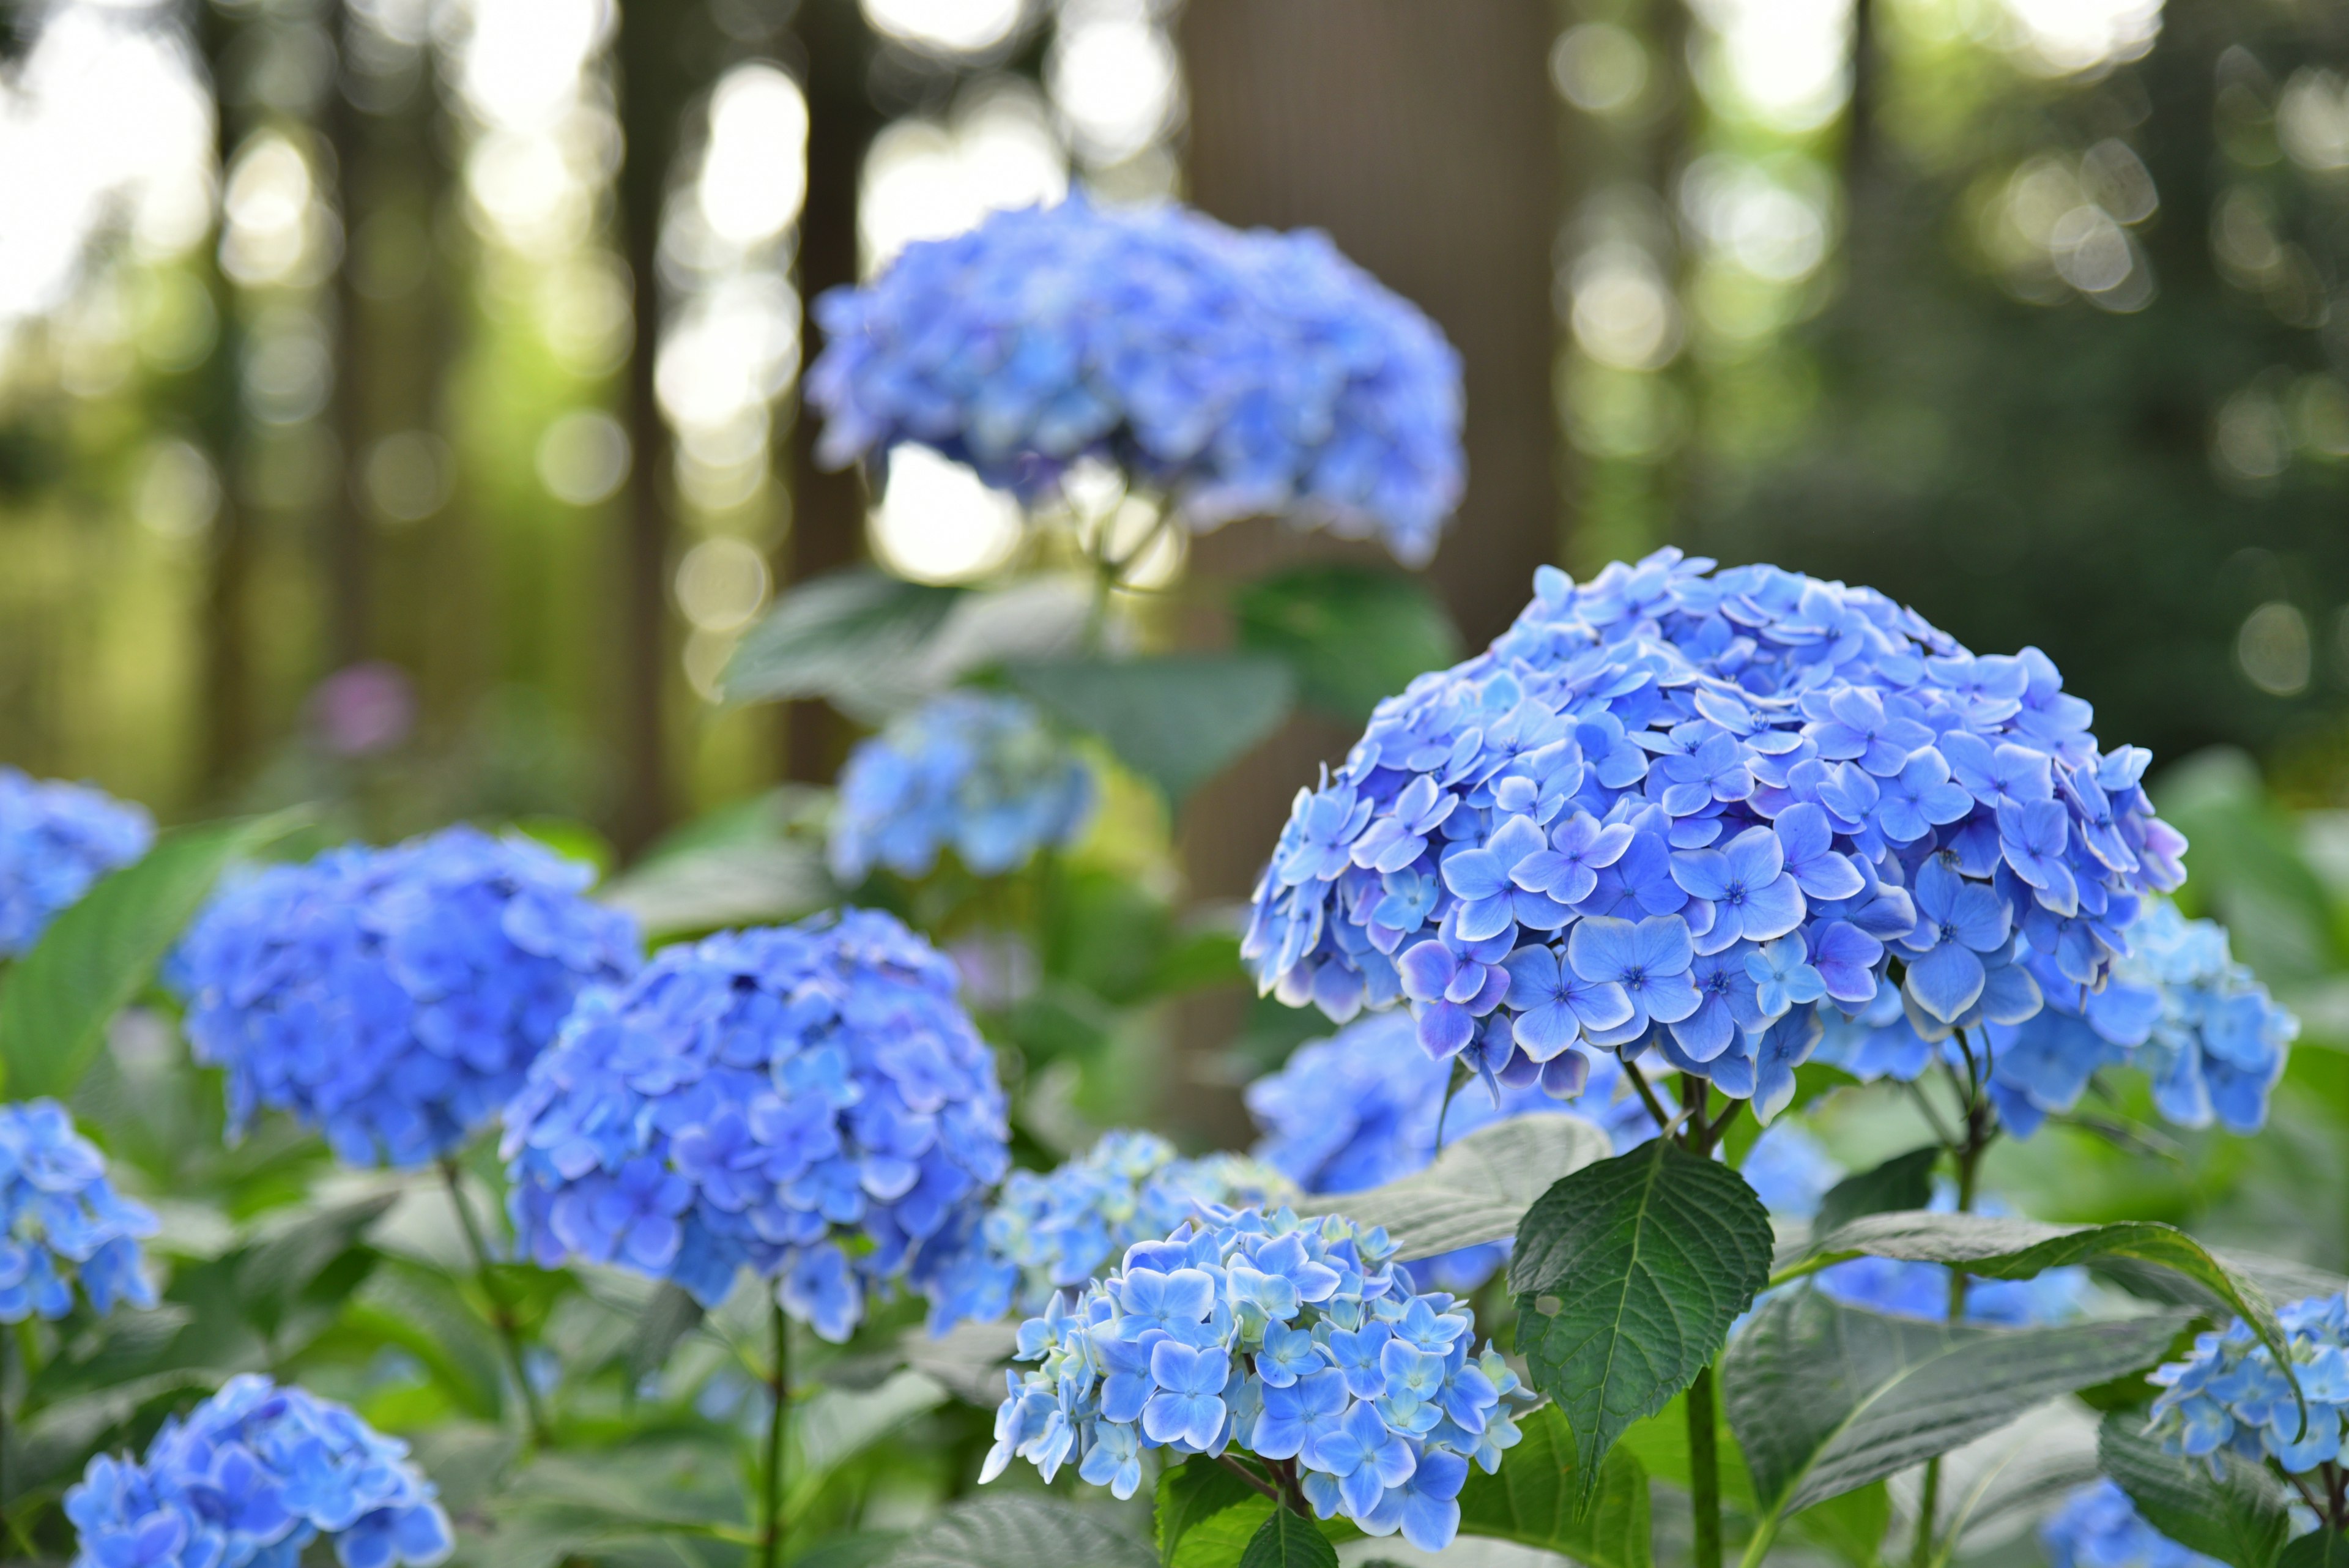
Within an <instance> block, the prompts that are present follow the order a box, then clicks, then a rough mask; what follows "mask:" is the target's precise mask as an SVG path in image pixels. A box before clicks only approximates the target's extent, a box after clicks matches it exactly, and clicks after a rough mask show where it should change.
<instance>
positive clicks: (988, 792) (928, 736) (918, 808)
mask: <svg viewBox="0 0 2349 1568" xmlns="http://www.w3.org/2000/svg"><path fill="white" fill-rule="evenodd" d="M1092 806H1093V778H1092V770H1091V769H1089V768H1087V767H1086V766H1085V764H1084V762H1083V760H1082V759H1081V758H1080V757H1079V756H1078V755H1077V754H1076V753H1075V752H1074V751H1072V750H1071V748H1070V747H1069V745H1068V744H1067V742H1064V741H1062V740H1061V738H1060V737H1059V736H1058V735H1056V734H1055V733H1053V732H1052V730H1051V728H1050V725H1048V724H1046V723H1045V722H1044V718H1043V715H1041V714H1040V713H1039V712H1037V711H1036V710H1035V708H1034V707H1033V706H1032V705H1031V704H1030V703H1028V702H1026V701H1022V700H1021V699H1019V698H1018V697H1013V696H1009V695H1008V694H1005V693H1001V692H990V691H949V692H947V693H945V694H944V695H942V696H938V697H934V698H932V699H931V700H930V701H927V702H925V703H924V704H922V705H921V706H920V707H918V708H916V709H915V710H913V711H911V712H909V713H906V714H905V715H904V716H902V717H900V718H898V719H897V720H895V722H892V723H891V724H890V725H889V726H888V728H886V729H885V730H884V731H882V732H881V733H879V734H877V735H874V736H873V737H872V738H871V739H869V740H866V741H864V742H860V743H859V744H858V745H857V747H856V749H855V750H854V751H853V752H851V753H849V757H848V764H847V766H845V767H843V769H842V770H841V773H840V802H839V805H838V806H837V807H835V808H834V811H833V819H832V829H831V837H830V843H829V845H828V850H829V854H830V858H831V861H832V870H833V876H834V877H838V878H839V880H840V882H841V883H842V885H843V886H845V887H854V886H855V885H856V884H857V883H859V882H862V881H864V877H865V876H866V874H867V873H869V872H870V871H872V869H873V868H874V867H875V866H884V867H888V868H889V869H890V870H892V871H895V873H896V874H897V875H899V876H900V877H922V876H926V875H927V874H928V873H929V871H930V869H931V868H932V867H935V866H936V864H937V862H938V857H939V855H940V854H942V853H943V852H945V851H947V850H952V851H953V852H954V854H955V856H956V857H957V858H958V859H959V860H960V861H961V862H962V864H963V867H964V868H965V869H967V870H968V871H969V872H971V873H972V874H973V875H974V876H979V877H996V876H1000V875H1002V874H1003V873H1005V872H1008V871H1016V870H1018V869H1019V867H1022V866H1025V865H1026V864H1027V863H1028V862H1029V861H1030V859H1032V858H1033V857H1035V855H1036V852H1037V851H1038V850H1040V849H1045V848H1052V847H1057V846H1061V845H1066V844H1069V843H1071V842H1073V841H1074V840H1075V839H1076V838H1077V836H1079V835H1080V834H1081V833H1082V832H1083V831H1084V828H1085V824H1086V822H1087V821H1088V820H1089V819H1090V817H1091V816H1092Z"/></svg>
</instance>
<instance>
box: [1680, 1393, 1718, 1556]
mask: <svg viewBox="0 0 2349 1568" xmlns="http://www.w3.org/2000/svg"><path fill="white" fill-rule="evenodd" d="M1715 1419H1716V1417H1715V1416H1714V1414H1713V1368H1712V1367H1710V1366H1708V1367H1706V1368H1705V1369H1704V1370H1703V1371H1702V1372H1700V1373H1698V1374H1697V1375H1696V1381H1695V1382H1693V1383H1692V1384H1690V1385H1689V1391H1688V1438H1689V1501H1690V1506H1691V1510H1692V1512H1693V1513H1694V1515H1695V1523H1696V1542H1695V1556H1694V1564H1695V1568H1721V1452H1720V1439H1719V1436H1718V1428H1717V1427H1716V1426H1715V1425H1714V1422H1715Z"/></svg>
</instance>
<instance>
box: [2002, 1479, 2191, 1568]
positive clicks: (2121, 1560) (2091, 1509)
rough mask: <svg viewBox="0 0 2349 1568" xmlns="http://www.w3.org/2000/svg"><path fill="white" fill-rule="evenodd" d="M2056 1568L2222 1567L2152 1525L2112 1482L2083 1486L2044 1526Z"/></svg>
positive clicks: (2041, 1529)
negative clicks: (2181, 1544)
mask: <svg viewBox="0 0 2349 1568" xmlns="http://www.w3.org/2000/svg"><path fill="white" fill-rule="evenodd" d="M2039 1542H2040V1544H2041V1545H2043V1546H2044V1547H2045V1548H2046V1549H2047V1561H2048V1562H2049V1563H2051V1564H2052V1565H2053V1568H2220V1564H2219V1562H2218V1560H2217V1559H2216V1558H2213V1557H2205V1556H2203V1555H2202V1554H2201V1553H2200V1552H2195V1551H2191V1550H2189V1548H2187V1547H2184V1546H2180V1545H2179V1544H2178V1542H2175V1541H2172V1540H2171V1539H2169V1537H2168V1536H2167V1535H2164V1534H2162V1533H2161V1532H2159V1531H2158V1530H2156V1529H2155V1528H2154V1527H2153V1526H2152V1525H2150V1524H2147V1522H2146V1521H2145V1516H2144V1515H2143V1514H2141V1513H2139V1512H2137V1504H2135V1503H2133V1502H2131V1501H2129V1495H2128V1493H2127V1492H2125V1491H2123V1490H2121V1489H2120V1488H2119V1487H2118V1486H2117V1485H2116V1484H2115V1483H2113V1482H2112V1481H2109V1480H2098V1481H2096V1482H2094V1483H2093V1484H2091V1485H2088V1486H2084V1487H2082V1488H2080V1489H2079V1490H2076V1491H2075V1492H2073V1493H2072V1494H2071V1495H2070V1496H2069V1497H2067V1498H2065V1499H2064V1506H2063V1507H2061V1508H2059V1509H2057V1510H2056V1511H2054V1513H2052V1514H2050V1515H2048V1517H2047V1520H2046V1521H2045V1522H2044V1523H2043V1524H2041V1525H2040V1527H2039Z"/></svg>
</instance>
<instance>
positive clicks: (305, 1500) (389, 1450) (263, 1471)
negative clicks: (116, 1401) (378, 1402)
mask: <svg viewBox="0 0 2349 1568" xmlns="http://www.w3.org/2000/svg"><path fill="white" fill-rule="evenodd" d="M436 1495H437V1493H436V1490H435V1489H434V1487H433V1485H432V1483H431V1482H430V1481H429V1480H426V1479H425V1478H424V1476H423V1474H422V1473H421V1472H420V1471H419V1470H418V1469H417V1468H416V1466H415V1465H414V1464H413V1463H411V1462H410V1461H409V1458H408V1445H407V1444H406V1443H403V1442H400V1441H399V1440H398V1439H397V1438H387V1437H384V1436H383V1435H381V1434H380V1433H378V1432H376V1431H375V1430H373V1429H372V1428H369V1427H368V1426H367V1423H366V1422H364V1421H362V1420H360V1419H359V1418H358V1417H357V1416H355V1415H353V1414H352V1413H351V1412H350V1411H349V1410H347V1409H346V1408H345V1407H342V1406H340V1405H337V1404H336V1403H334V1402H333V1401H332V1400H327V1399H321V1398H318V1397H316V1396H314V1395H312V1394H310V1393H308V1392H307V1391H305V1390H304V1389H301V1388H295V1387H281V1386H278V1385H276V1384H274V1383H272V1382H271V1381H270V1380H269V1379H268V1378H266V1377H264V1376H258V1375H257V1374H253V1373H245V1374H242V1375H240V1376H235V1377H232V1378H230V1379H229V1380H228V1381H227V1382H226V1383H224V1384H222V1386H221V1389H220V1391H219V1392H218V1393H216V1394H214V1395H213V1396H212V1397H211V1398H209V1399H206V1400H205V1401H204V1402H203V1403H202V1404H201V1405H199V1406H197V1407H195V1409H194V1410H192V1411H191V1412H190V1413H189V1414H188V1415H187V1416H186V1417H178V1416H174V1417H171V1418H170V1419H168V1420H166V1421H165V1422H164V1423H163V1427H162V1429H161V1430H160V1431H159V1432H157V1433H156V1434H155V1440H154V1441H153V1442H151V1443H150V1444H149V1445H148V1447H147V1454H146V1457H145V1458H144V1459H130V1458H129V1457H128V1456H127V1455H126V1456H123V1457H121V1458H117V1457H115V1456H113V1455H109V1454H100V1455H98V1457H96V1458H95V1459H91V1460H90V1462H89V1468H88V1469H87V1470H85V1471H84V1472H83V1474H82V1479H81V1480H79V1481H78V1483H76V1484H75V1485H74V1486H73V1487H72V1488H71V1489H70V1490H68V1491H67V1493H66V1501H65V1507H66V1516H67V1518H68V1519H70V1520H71V1521H73V1525H74V1528H75V1530H76V1531H78V1532H79V1539H80V1551H79V1552H78V1555H77V1556H76V1557H75V1558H74V1564H75V1568H249V1565H251V1568H292V1564H294V1563H296V1562H298V1561H300V1560H301V1558H302V1554H303V1552H304V1549H305V1548H306V1547H307V1546H309V1545H310V1543H311V1542H315V1541H317V1540H319V1539H320V1538H322V1537H323V1538H326V1539H327V1540H331V1541H332V1542H334V1547H335V1556H336V1560H337V1561H338V1562H340V1563H342V1564H343V1568H394V1565H395V1564H398V1563H409V1564H416V1565H419V1568H421V1565H424V1564H429V1563H438V1562H440V1560H441V1559H442V1558H444V1557H446V1556H448V1555H449V1552H450V1548H451V1546H452V1545H453V1544H454V1542H453V1539H452V1537H451V1536H450V1530H449V1518H448V1515H447V1514H445V1513H444V1512H442V1511H441V1509H440V1503H439V1502H437V1501H434V1500H435V1497H436Z"/></svg>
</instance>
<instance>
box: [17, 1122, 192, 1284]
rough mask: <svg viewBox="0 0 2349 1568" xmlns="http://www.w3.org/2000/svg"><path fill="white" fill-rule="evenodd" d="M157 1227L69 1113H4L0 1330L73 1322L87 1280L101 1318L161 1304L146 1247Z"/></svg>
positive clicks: (150, 1215) (152, 1216) (151, 1215)
mask: <svg viewBox="0 0 2349 1568" xmlns="http://www.w3.org/2000/svg"><path fill="white" fill-rule="evenodd" d="M157 1228H158V1227H157V1224H156V1220H155V1216H154V1215H153V1214H152V1213H150V1212H149V1211H148V1210H147V1209H146V1208H145V1207H144V1206H142V1205H140V1204H138V1203H133V1202H131V1201H130V1200H129V1199H126V1198H123V1197H121V1196H120V1195H119V1194H118V1193H117V1192H116V1191H115V1190H114V1184H113V1183H112V1182H111V1181H109V1180H108V1179H107V1175H106V1158H105V1156H103V1155H101V1154H100V1153H98V1147H97V1146H96V1145H94V1144H92V1143H91V1142H90V1141H89V1140H88V1138H85V1137H82V1136H81V1135H80V1134H79V1133H78V1132H76V1131H75V1130H74V1125H73V1118H72V1117H70V1116H67V1115H66V1111H65V1107H64V1106H60V1105H58V1104H57V1102H56V1101H55V1100H26V1101H21V1102H18V1103H16V1104H13V1105H0V1324H6V1323H22V1322H24V1321H25V1320H26V1318H28V1317H33V1316H36V1315H37V1316H40V1317H45V1318H60V1317H63V1316H65V1315H66V1314H67V1313H69V1312H71V1311H72V1310H73V1303H74V1292H73V1287H74V1285H75V1284H76V1283H77V1282H78V1283H79V1284H80V1286H81V1290H82V1294H83V1295H85V1296H87V1297H88V1300H89V1305H90V1310H92V1311H93V1312H96V1313H97V1314H98V1315H100V1316H101V1317H102V1316H104V1315H105V1314H108V1313H110V1312H112V1311H113V1310H114V1308H115V1305H116V1303H119V1302H128V1303H129V1304H131V1305H132V1306H136V1307H151V1306H153V1305H154V1304H155V1287H154V1286H153V1285H152V1284H150V1282H148V1279H147V1275H146V1272H145V1270H144V1269H143V1268H142V1267H141V1265H140V1252H139V1243H140V1241H141V1240H142V1239H144V1238H146V1237H149V1236H152V1235H153V1234H155V1232H156V1230H157Z"/></svg>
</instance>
